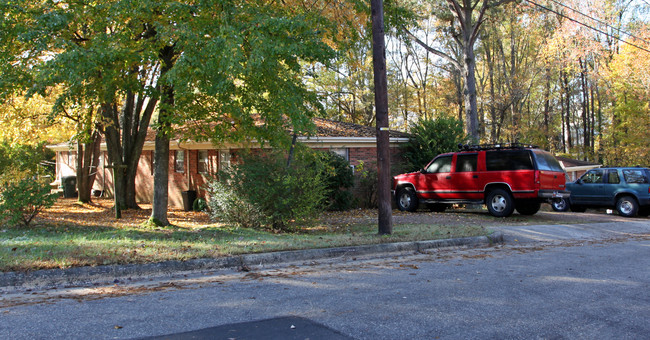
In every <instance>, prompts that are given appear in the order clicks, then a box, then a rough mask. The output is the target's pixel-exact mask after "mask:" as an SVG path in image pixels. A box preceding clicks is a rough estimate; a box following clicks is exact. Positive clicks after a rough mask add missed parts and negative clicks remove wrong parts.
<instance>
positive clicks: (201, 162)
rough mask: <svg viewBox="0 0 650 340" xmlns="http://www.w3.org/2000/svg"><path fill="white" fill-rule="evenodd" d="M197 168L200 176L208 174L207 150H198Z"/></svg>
mask: <svg viewBox="0 0 650 340" xmlns="http://www.w3.org/2000/svg"><path fill="white" fill-rule="evenodd" d="M197 157H198V162H197V164H198V166H197V170H198V172H199V173H200V174H207V173H208V164H209V161H208V150H199V152H198V156H197Z"/></svg>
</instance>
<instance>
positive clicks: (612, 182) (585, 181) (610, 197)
mask: <svg viewBox="0 0 650 340" xmlns="http://www.w3.org/2000/svg"><path fill="white" fill-rule="evenodd" d="M649 179H650V169H648V168H640V167H636V168H618V167H617V168H600V169H592V170H589V171H587V172H586V173H585V174H584V175H582V177H580V178H579V179H578V180H577V181H575V182H572V183H567V185H566V189H567V190H568V191H570V192H571V196H570V197H569V199H568V200H567V199H560V200H557V201H555V202H554V203H553V204H552V206H553V209H554V210H555V211H566V210H569V209H570V210H571V211H575V212H584V211H585V210H586V209H587V208H597V207H604V208H615V209H616V211H618V213H619V215H621V216H625V217H634V216H637V215H640V216H648V215H649V214H650V181H649Z"/></svg>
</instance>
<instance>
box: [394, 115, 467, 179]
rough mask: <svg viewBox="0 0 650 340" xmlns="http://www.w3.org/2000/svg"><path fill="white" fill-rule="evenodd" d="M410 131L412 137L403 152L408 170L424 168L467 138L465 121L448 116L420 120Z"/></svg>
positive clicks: (454, 148) (456, 147) (453, 149)
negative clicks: (464, 126)
mask: <svg viewBox="0 0 650 340" xmlns="http://www.w3.org/2000/svg"><path fill="white" fill-rule="evenodd" d="M410 133H411V135H412V137H411V139H410V140H409V142H408V143H407V144H406V146H405V150H404V153H403V156H404V159H405V160H406V164H407V171H417V170H419V169H422V168H423V167H424V166H425V165H427V164H428V163H429V162H430V161H431V160H432V159H433V158H434V157H435V156H437V155H439V154H441V153H445V152H451V151H455V150H457V149H458V144H460V143H463V142H465V141H466V140H467V136H466V135H465V133H464V132H463V122H461V121H460V120H458V119H455V118H447V117H439V118H437V119H429V120H420V121H418V122H417V123H416V124H415V125H413V126H411V131H410Z"/></svg>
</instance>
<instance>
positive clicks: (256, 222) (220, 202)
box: [207, 180, 262, 228]
mask: <svg viewBox="0 0 650 340" xmlns="http://www.w3.org/2000/svg"><path fill="white" fill-rule="evenodd" d="M207 193H208V200H207V206H208V213H209V214H210V217H211V218H212V219H214V220H218V221H222V222H226V223H232V224H235V225H237V226H240V227H243V228H259V227H260V226H261V221H262V215H261V213H260V211H259V210H258V209H257V207H255V206H254V205H253V204H250V203H248V202H247V201H246V200H245V199H243V198H242V197H241V196H240V195H239V194H237V193H236V192H235V190H234V187H232V186H229V185H227V184H225V183H222V182H221V181H219V180H212V181H210V182H209V183H208V186H207Z"/></svg>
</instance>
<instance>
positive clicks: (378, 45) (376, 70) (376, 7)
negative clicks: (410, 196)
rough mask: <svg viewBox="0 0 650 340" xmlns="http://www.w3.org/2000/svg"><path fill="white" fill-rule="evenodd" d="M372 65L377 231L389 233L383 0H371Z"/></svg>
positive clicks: (388, 162)
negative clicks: (375, 129)
mask: <svg viewBox="0 0 650 340" xmlns="http://www.w3.org/2000/svg"><path fill="white" fill-rule="evenodd" d="M370 8H371V11H372V65H373V74H374V82H375V115H376V122H377V180H378V183H377V201H378V204H379V221H378V223H379V234H380V235H388V234H392V233H393V216H392V206H391V197H390V189H391V188H390V187H391V177H390V140H389V135H388V81H387V79H386V42H385V40H384V3H383V1H382V0H371V2H370Z"/></svg>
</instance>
